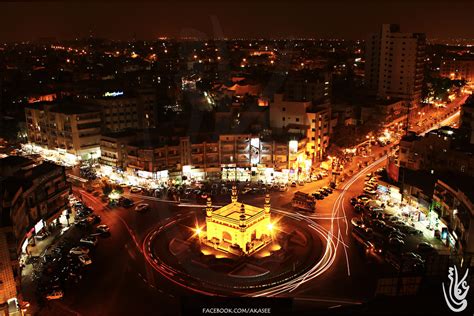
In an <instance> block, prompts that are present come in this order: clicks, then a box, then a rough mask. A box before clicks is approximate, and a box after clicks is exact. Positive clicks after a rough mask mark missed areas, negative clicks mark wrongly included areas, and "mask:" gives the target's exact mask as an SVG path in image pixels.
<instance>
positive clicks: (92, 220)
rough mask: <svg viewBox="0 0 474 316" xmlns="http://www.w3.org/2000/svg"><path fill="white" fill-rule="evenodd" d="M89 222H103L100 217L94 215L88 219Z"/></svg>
mask: <svg viewBox="0 0 474 316" xmlns="http://www.w3.org/2000/svg"><path fill="white" fill-rule="evenodd" d="M87 221H88V222H89V223H92V224H98V223H100V222H101V218H100V215H96V214H92V215H90V216H88V217H87Z"/></svg>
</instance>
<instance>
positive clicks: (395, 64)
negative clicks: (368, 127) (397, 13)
mask: <svg viewBox="0 0 474 316" xmlns="http://www.w3.org/2000/svg"><path fill="white" fill-rule="evenodd" d="M424 58H425V35H424V34H422V33H402V32H400V26H399V25H397V24H384V25H382V28H381V30H380V32H378V33H375V34H372V35H370V36H369V38H368V39H367V41H366V62H365V84H366V86H367V88H368V89H369V90H370V91H371V92H372V93H373V94H375V95H377V96H378V97H380V98H384V99H385V98H390V97H393V98H401V99H404V100H407V101H409V102H410V103H411V105H413V106H414V105H416V104H418V103H419V101H420V98H421V86H422V83H423V64H424Z"/></svg>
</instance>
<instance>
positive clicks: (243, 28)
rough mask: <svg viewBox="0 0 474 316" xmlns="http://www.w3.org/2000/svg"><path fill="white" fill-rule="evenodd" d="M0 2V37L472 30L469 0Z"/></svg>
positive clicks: (446, 33)
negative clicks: (383, 27) (394, 26)
mask: <svg viewBox="0 0 474 316" xmlns="http://www.w3.org/2000/svg"><path fill="white" fill-rule="evenodd" d="M196 2H198V1H189V0H188V1H180V0H176V1H169V0H167V1H165V2H161V3H160V4H157V3H151V2H140V3H131V2H119V3H117V2H111V1H108V2H102V3H93V2H87V3H82V4H81V3H63V2H53V3H41V2H36V3H18V2H16V3H15V2H13V3H0V41H16V40H35V39H38V38H40V37H55V38H57V39H73V38H76V37H79V38H80V37H85V36H88V35H89V32H90V31H92V32H93V34H94V36H97V37H106V38H111V39H123V40H128V39H132V38H133V37H134V36H135V38H137V39H156V38H157V37H159V36H168V37H183V36H194V37H200V38H212V37H228V38H235V37H245V38H251V37H272V38H275V37H313V38H336V37H337V38H346V39H363V38H365V37H366V35H367V34H368V33H371V32H374V31H376V30H377V29H378V27H379V26H380V24H382V23H400V24H401V26H402V31H403V30H406V31H411V32H424V33H426V34H427V36H428V37H429V38H442V39H448V38H453V37H455V38H474V22H473V21H474V18H473V15H472V13H473V12H474V1H469V0H465V1H457V0H451V1H445V0H432V1H428V0H422V1H420V0H413V1H409V0H402V1H400V0H398V1H383V0H378V1H376V0H370V1H367V0H363V1H359V0H352V1H350V0H345V1H341V0H334V1H301V0H291V1H289V0H280V1H258V0H257V1H202V2H201V3H199V4H198V3H196Z"/></svg>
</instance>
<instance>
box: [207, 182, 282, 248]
mask: <svg viewBox="0 0 474 316" xmlns="http://www.w3.org/2000/svg"><path fill="white" fill-rule="evenodd" d="M206 230H207V231H206V234H205V236H204V237H203V238H202V242H203V243H204V244H205V245H207V246H209V247H212V248H214V249H216V250H221V251H225V252H229V253H233V254H236V255H250V254H252V253H254V252H256V251H258V250H260V249H262V248H263V247H264V246H266V245H267V244H268V243H270V242H271V240H272V230H273V224H272V223H271V222H270V196H269V195H268V194H267V195H266V196H265V205H264V207H263V209H262V208H259V207H255V206H251V205H247V204H243V203H239V202H237V189H236V187H233V188H232V200H231V203H230V204H227V205H226V206H223V207H221V208H219V209H217V210H214V209H213V208H212V203H211V199H210V198H209V199H207V207H206Z"/></svg>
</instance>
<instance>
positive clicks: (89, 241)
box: [79, 236, 99, 246]
mask: <svg viewBox="0 0 474 316" xmlns="http://www.w3.org/2000/svg"><path fill="white" fill-rule="evenodd" d="M79 242H80V243H81V244H85V245H90V246H95V245H97V243H98V242H99V241H98V240H97V237H95V236H87V237H84V238H81V240H80V241H79Z"/></svg>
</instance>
